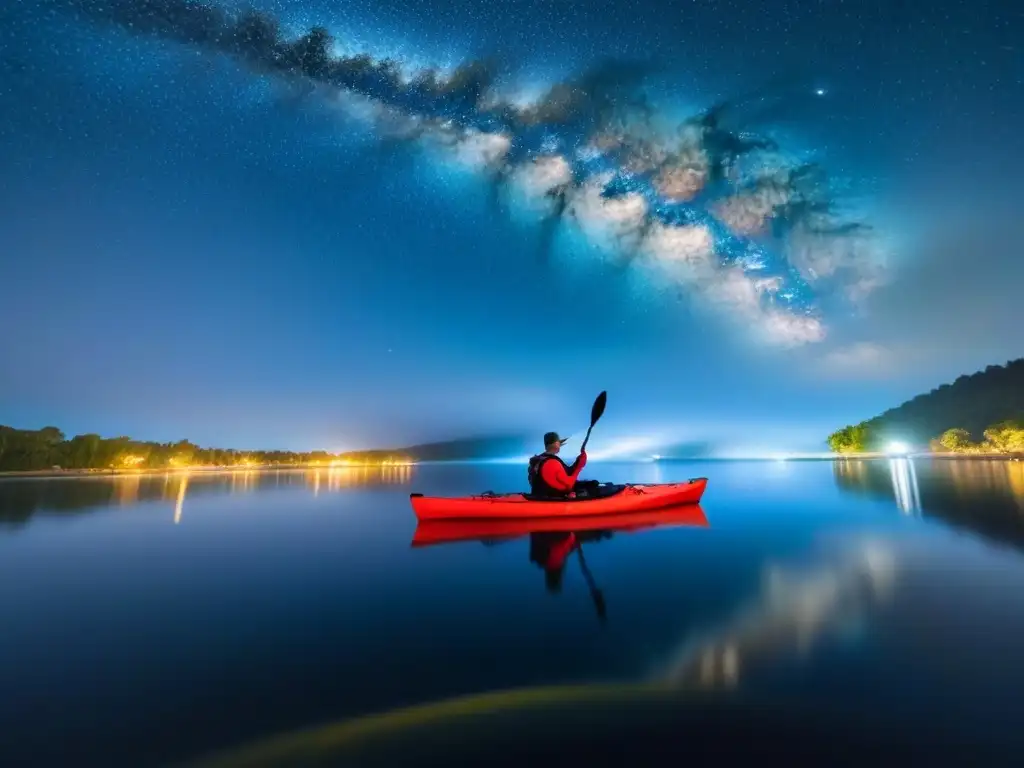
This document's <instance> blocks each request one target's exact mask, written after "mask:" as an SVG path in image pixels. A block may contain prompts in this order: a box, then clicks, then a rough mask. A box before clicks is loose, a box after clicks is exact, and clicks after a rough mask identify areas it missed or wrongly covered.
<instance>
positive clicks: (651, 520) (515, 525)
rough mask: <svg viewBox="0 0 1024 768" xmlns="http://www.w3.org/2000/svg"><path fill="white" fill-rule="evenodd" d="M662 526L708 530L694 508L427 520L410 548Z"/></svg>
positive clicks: (415, 534)
mask: <svg viewBox="0 0 1024 768" xmlns="http://www.w3.org/2000/svg"><path fill="white" fill-rule="evenodd" d="M662 526H687V527H693V528H707V527H709V524H708V518H707V516H706V515H705V514H704V510H703V509H701V508H700V506H699V505H697V504H684V505H682V506H678V507H668V508H666V509H655V510H651V511H648V512H622V513H618V514H605V515H571V516H562V517H536V518H529V517H527V518H497V519H493V520H469V519H464V520H459V519H455V520H452V519H442V520H427V521H424V522H421V523H420V524H419V525H417V526H416V532H415V533H414V534H413V537H412V546H414V547H427V546H430V545H432V544H447V543H450V542H455V541H472V540H495V539H516V538H519V537H521V536H529V535H530V534H531V533H569V532H572V533H579V532H581V531H615V532H625V533H629V532H633V531H640V530H645V529H649V528H659V527H662Z"/></svg>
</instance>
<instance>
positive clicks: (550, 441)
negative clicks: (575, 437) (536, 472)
mask: <svg viewBox="0 0 1024 768" xmlns="http://www.w3.org/2000/svg"><path fill="white" fill-rule="evenodd" d="M568 439H569V438H568V437H559V436H558V433H557V432H547V433H545V434H544V447H545V448H547V447H548V446H549V445H554V444H555V443H559V444H561V443H564V442H565V441H566V440H568Z"/></svg>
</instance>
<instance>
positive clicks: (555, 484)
mask: <svg viewBox="0 0 1024 768" xmlns="http://www.w3.org/2000/svg"><path fill="white" fill-rule="evenodd" d="M586 464H587V455H586V454H585V453H581V454H580V455H579V458H577V459H576V461H574V462H573V465H572V466H571V467H570V468H569V470H570V471H569V472H566V471H565V469H564V468H563V467H562V462H560V461H554V460H550V461H545V462H544V465H543V466H542V467H541V468H540V476H541V478H543V480H544V482H545V483H546V484H547V485H548V486H550V487H551V488H554V489H555V490H556V491H571V490H572V489H573V488H574V487H575V486H576V478H578V477H579V476H580V472H582V471H583V467H585V466H586Z"/></svg>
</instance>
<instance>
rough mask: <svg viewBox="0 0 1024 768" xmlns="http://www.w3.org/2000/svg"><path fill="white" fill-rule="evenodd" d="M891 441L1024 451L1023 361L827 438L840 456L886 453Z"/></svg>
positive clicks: (957, 449)
mask: <svg viewBox="0 0 1024 768" xmlns="http://www.w3.org/2000/svg"><path fill="white" fill-rule="evenodd" d="M892 441H900V442H904V443H907V444H909V445H911V446H919V447H923V446H925V445H927V446H928V447H929V449H930V450H932V451H935V452H953V453H1022V452H1024V358H1020V359H1018V360H1011V361H1010V362H1008V363H1007V364H1006V365H1004V366H1003V365H990V366H989V367H988V368H986V369H985V370H983V371H978V372H977V373H974V374H972V375H970V376H960V377H959V378H958V379H956V381H954V382H953V383H951V384H943V385H942V386H940V387H938V388H937V389H933V390H932V391H931V392H928V393H926V394H922V395H918V396H917V397H915V398H914V399H912V400H908V401H907V402H905V403H903V404H902V405H900V406H899V407H897V408H891V409H889V410H888V411H886V412H885V413H883V414H881V415H879V416H875V417H874V418H872V419H868V420H867V421H862V422H860V423H859V424H851V425H848V426H845V427H843V428H842V429H839V430H837V431H835V432H833V433H832V434H831V435H829V436H828V445H829V447H830V448H831V449H832V450H833V451H835V452H837V453H856V452H864V451H879V450H884V449H885V447H886V445H887V444H889V443H890V442H892Z"/></svg>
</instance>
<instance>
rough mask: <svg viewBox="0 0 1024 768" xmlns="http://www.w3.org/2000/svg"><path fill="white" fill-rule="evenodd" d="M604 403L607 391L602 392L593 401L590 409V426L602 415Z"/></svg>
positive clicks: (606, 402)
mask: <svg viewBox="0 0 1024 768" xmlns="http://www.w3.org/2000/svg"><path fill="white" fill-rule="evenodd" d="M606 405H608V393H607V392H602V393H601V394H600V395H598V396H597V399H596V400H595V401H594V407H593V408H591V409H590V426H594V425H595V424H597V420H598V419H600V418H601V417H602V416H603V415H604V408H605V406H606Z"/></svg>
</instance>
